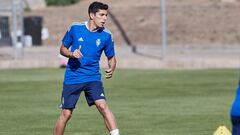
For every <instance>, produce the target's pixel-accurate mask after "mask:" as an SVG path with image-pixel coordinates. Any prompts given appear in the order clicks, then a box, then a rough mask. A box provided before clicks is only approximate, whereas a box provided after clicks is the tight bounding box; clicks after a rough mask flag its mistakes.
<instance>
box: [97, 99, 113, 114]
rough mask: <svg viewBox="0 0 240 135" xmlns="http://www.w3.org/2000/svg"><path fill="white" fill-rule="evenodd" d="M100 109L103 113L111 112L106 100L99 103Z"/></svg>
mask: <svg viewBox="0 0 240 135" xmlns="http://www.w3.org/2000/svg"><path fill="white" fill-rule="evenodd" d="M96 106H97V108H98V110H99V111H100V112H101V113H102V114H106V113H107V112H109V111H110V110H109V108H108V106H107V104H106V103H105V102H104V103H100V104H97V105H96Z"/></svg>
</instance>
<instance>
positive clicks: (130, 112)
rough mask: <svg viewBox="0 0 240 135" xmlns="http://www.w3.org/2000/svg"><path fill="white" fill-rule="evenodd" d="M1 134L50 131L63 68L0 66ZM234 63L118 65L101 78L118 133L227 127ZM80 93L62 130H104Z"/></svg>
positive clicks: (188, 132) (78, 134)
mask: <svg viewBox="0 0 240 135" xmlns="http://www.w3.org/2000/svg"><path fill="white" fill-rule="evenodd" d="M0 72H1V74H0V86H1V88H0V134H1V135H51V134H52V129H53V127H54V124H55V121H56V119H57V117H58V115H59V113H60V110H59V109H58V104H59V102H60V95H61V88H62V79H63V74H64V69H24V70H0ZM237 82H238V77H237V70H236V69H222V70H219V69H215V70H214V69H212V70H183V71H182V70H122V69H119V70H117V71H116V72H115V74H114V78H113V79H111V80H107V81H106V80H104V84H105V92H106V95H107V97H108V101H109V106H110V108H111V109H112V111H113V112H114V113H115V115H116V118H117V121H118V125H119V128H120V132H121V135H212V134H213V132H214V131H215V130H216V128H217V127H218V126H220V125H226V126H227V128H228V129H230V128H231V124H230V120H229V110H230V106H231V103H232V100H233V98H234V95H235V88H236V87H237ZM107 134H108V133H107V131H106V129H105V127H104V125H103V121H102V119H101V116H100V115H99V113H98V111H97V110H96V108H95V107H91V108H89V107H88V106H87V103H86V101H85V97H84V95H83V94H82V95H81V97H80V100H79V102H78V104H77V107H76V110H75V111H74V114H73V117H72V119H71V120H70V122H69V124H68V127H67V128H66V135H107Z"/></svg>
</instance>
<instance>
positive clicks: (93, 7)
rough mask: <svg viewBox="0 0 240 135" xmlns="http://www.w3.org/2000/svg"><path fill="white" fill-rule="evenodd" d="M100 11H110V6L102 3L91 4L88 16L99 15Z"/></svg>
mask: <svg viewBox="0 0 240 135" xmlns="http://www.w3.org/2000/svg"><path fill="white" fill-rule="evenodd" d="M99 10H108V5H107V4H104V3H102V2H98V1H95V2H93V3H91V4H90V5H89V7H88V14H90V13H94V14H95V13H97V12H98V11H99Z"/></svg>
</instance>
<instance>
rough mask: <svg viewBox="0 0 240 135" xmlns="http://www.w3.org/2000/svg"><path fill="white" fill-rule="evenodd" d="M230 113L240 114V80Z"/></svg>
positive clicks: (233, 114)
mask: <svg viewBox="0 0 240 135" xmlns="http://www.w3.org/2000/svg"><path fill="white" fill-rule="evenodd" d="M230 113H231V115H232V116H240V81H239V84H238V88H237V90H236V96H235V99H234V101H233V103H232V108H231V112H230Z"/></svg>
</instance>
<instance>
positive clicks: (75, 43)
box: [53, 2, 119, 135]
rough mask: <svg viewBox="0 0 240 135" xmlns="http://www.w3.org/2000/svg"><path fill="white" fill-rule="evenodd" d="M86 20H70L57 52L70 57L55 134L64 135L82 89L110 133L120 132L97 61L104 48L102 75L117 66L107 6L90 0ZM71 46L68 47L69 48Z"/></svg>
mask: <svg viewBox="0 0 240 135" xmlns="http://www.w3.org/2000/svg"><path fill="white" fill-rule="evenodd" d="M88 14H89V20H88V21H87V22H82V23H79V22H76V23H72V25H71V26H70V27H69V29H68V31H67V32H66V34H65V35H64V37H63V39H62V45H61V47H60V53H61V54H62V55H63V56H65V57H68V58H69V61H68V64H67V67H66V71H65V76H64V83H63V90H62V98H61V105H60V107H61V108H62V112H61V114H60V116H59V118H58V120H57V122H56V125H55V128H54V133H53V134H54V135H63V133H64V130H65V127H66V124H67V122H68V120H69V119H70V118H71V115H72V113H73V110H74V108H75V105H76V103H77V101H78V98H79V96H80V93H81V92H82V91H84V93H85V97H86V100H87V103H88V105H89V106H92V105H95V106H96V107H97V109H98V111H99V112H100V114H101V115H102V116H103V120H104V122H105V125H106V127H107V129H108V131H109V132H110V135H119V130H118V128H117V124H116V121H115V118H114V115H113V113H112V112H111V110H110V109H109V107H108V105H107V102H106V100H105V94H104V90H103V84H102V81H101V74H100V71H99V60H100V56H101V53H102V52H103V51H104V53H105V55H106V57H107V59H108V65H109V68H108V69H107V70H106V75H105V78H106V79H109V78H111V77H112V75H113V72H114V70H115V67H116V58H115V52H114V42H113V38H112V35H111V32H110V31H109V30H107V29H106V28H104V24H105V23H106V21H107V15H108V5H107V4H104V3H101V2H93V3H91V4H90V6H89V8H88ZM70 47H71V49H70Z"/></svg>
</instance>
